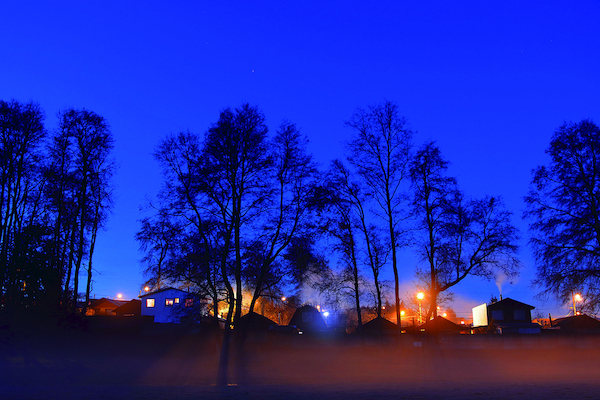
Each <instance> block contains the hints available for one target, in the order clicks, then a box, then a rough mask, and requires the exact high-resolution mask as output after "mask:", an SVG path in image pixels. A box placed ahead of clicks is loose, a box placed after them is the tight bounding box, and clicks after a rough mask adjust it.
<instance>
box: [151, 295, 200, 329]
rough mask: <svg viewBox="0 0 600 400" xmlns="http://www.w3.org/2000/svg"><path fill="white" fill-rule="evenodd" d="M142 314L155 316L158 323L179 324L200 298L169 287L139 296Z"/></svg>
mask: <svg viewBox="0 0 600 400" xmlns="http://www.w3.org/2000/svg"><path fill="white" fill-rule="evenodd" d="M139 297H140V299H141V301H142V304H141V314H142V316H152V317H154V322H157V323H175V324H179V323H180V322H181V319H182V318H183V317H186V316H187V315H188V314H190V312H191V310H192V309H193V307H195V306H197V303H198V299H197V298H196V296H194V295H193V294H192V293H188V292H185V291H183V290H180V289H175V288H172V287H167V288H164V289H159V290H156V291H154V292H149V293H146V294H143V295H140V296H139Z"/></svg>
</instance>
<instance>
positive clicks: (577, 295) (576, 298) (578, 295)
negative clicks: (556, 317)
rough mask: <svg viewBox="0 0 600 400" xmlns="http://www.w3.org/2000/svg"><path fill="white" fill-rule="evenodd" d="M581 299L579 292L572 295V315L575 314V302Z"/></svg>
mask: <svg viewBox="0 0 600 400" xmlns="http://www.w3.org/2000/svg"><path fill="white" fill-rule="evenodd" d="M581 300H583V299H582V298H581V295H580V294H579V293H576V294H574V295H573V316H575V315H577V306H576V303H577V302H578V301H581Z"/></svg>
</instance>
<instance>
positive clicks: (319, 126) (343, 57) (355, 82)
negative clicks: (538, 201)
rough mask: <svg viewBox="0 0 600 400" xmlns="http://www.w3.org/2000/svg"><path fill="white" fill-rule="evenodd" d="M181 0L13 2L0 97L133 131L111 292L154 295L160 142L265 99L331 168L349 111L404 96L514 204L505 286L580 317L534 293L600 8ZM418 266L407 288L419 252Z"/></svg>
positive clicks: (115, 220)
mask: <svg viewBox="0 0 600 400" xmlns="http://www.w3.org/2000/svg"><path fill="white" fill-rule="evenodd" d="M174 3H176V4H172V5H167V2H158V1H130V2H117V1H102V2H100V1H87V2H75V1H69V2H67V1H65V2H42V1H19V2H5V3H4V4H3V5H2V12H1V13H0V54H1V55H0V57H1V58H0V99H3V100H10V99H13V98H14V99H16V100H19V101H21V102H28V101H35V102H38V103H39V104H40V106H41V107H42V109H43V110H44V111H45V112H46V126H47V128H49V129H54V128H55V127H56V125H57V118H56V114H57V112H59V111H60V110H63V109H65V108H67V107H75V108H87V109H89V110H92V111H95V112H96V113H98V114H100V115H102V116H104V117H105V118H106V120H107V121H108V123H109V124H110V126H111V129H112V132H113V135H114V138H115V142H116V145H115V150H114V155H115V157H116V159H117V161H118V164H119V169H118V171H117V174H116V176H115V184H116V186H117V191H116V205H115V208H114V213H113V215H112V217H111V219H110V221H109V222H108V224H107V227H106V229H105V231H104V232H102V236H100V237H99V240H98V244H97V253H96V256H95V259H94V265H95V268H96V269H97V270H98V272H97V273H96V275H95V284H94V294H95V295H96V297H114V296H116V294H117V293H122V294H123V295H124V297H126V298H132V297H135V296H137V295H138V292H139V288H140V285H141V284H142V282H143V278H142V275H141V271H142V266H141V265H140V262H139V260H140V259H141V257H142V255H141V254H140V253H139V252H138V244H137V242H136V241H135V240H134V234H135V232H136V231H137V229H138V227H139V224H138V220H139V219H140V217H141V214H140V211H139V207H140V206H141V205H142V204H144V202H145V199H146V198H151V197H154V196H155V195H156V193H157V191H158V188H159V186H160V180H161V177H160V175H159V169H158V166H157V164H156V163H155V162H154V160H153V158H152V151H153V149H154V148H155V147H156V145H157V144H158V143H159V141H160V140H161V138H163V137H164V136H165V135H167V134H169V133H176V132H178V131H180V130H187V129H189V130H190V131H193V132H196V133H204V132H205V131H206V129H207V128H208V126H209V125H210V124H211V123H213V122H215V121H216V120H217V119H218V115H219V111H220V110H221V109H223V108H225V107H227V106H231V107H237V106H239V105H240V104H242V103H244V102H249V103H251V104H253V105H257V106H258V107H259V108H260V109H261V110H262V111H263V112H264V114H265V115H266V118H267V124H268V125H269V127H270V128H271V129H272V130H273V131H274V130H275V129H276V127H277V126H278V125H279V123H280V122H281V121H282V119H284V118H285V119H288V120H290V121H292V122H294V123H296V124H297V125H298V126H299V127H300V128H301V130H302V131H303V132H304V133H306V134H307V135H308V137H309V139H310V141H311V142H310V151H311V152H312V153H313V154H314V156H315V158H316V159H317V161H319V162H320V163H321V165H322V166H323V167H325V166H327V165H328V164H329V161H330V160H331V159H333V158H334V157H340V156H342V154H343V142H344V141H345V140H347V139H348V138H349V136H350V134H351V131H350V130H349V128H346V127H345V126H344V121H346V120H347V119H349V118H350V116H351V115H352V113H353V112H354V111H355V110H356V108H357V107H364V106H367V105H370V104H376V103H380V102H381V101H383V100H384V99H387V100H392V101H395V102H396V103H397V104H398V105H399V109H400V112H401V114H402V115H404V116H405V117H406V118H407V120H408V122H409V124H410V126H411V128H412V129H413V130H415V131H417V134H416V136H415V143H416V144H417V145H419V144H421V143H423V142H424V141H426V140H435V141H436V142H437V144H438V146H439V147H440V149H441V151H442V153H443V154H444V156H445V157H446V159H448V160H449V161H450V162H451V168H450V174H451V175H454V176H456V177H457V179H458V182H459V184H460V186H461V187H462V189H463V190H464V191H465V192H466V194H467V196H482V195H485V194H490V195H501V196H502V197H503V198H504V200H505V202H506V205H507V207H508V208H509V209H510V210H511V211H512V212H513V213H514V223H515V224H516V225H517V226H518V227H519V228H520V229H521V232H522V236H523V240H522V245H523V247H522V249H521V253H520V254H521V259H522V261H523V263H524V266H525V267H524V269H523V271H522V275H521V277H520V278H519V279H518V280H516V281H515V282H513V284H512V285H511V284H509V283H504V284H503V286H502V291H503V293H504V295H505V296H508V297H512V298H514V299H516V300H519V301H523V302H525V303H528V304H532V305H534V306H536V311H540V312H541V313H542V314H547V313H548V312H552V314H553V317H554V316H558V315H561V314H562V315H564V314H566V312H567V310H566V308H560V309H559V306H558V305H557V303H556V301H554V300H549V301H546V302H542V301H539V300H537V299H535V298H534V297H533V296H534V294H535V293H536V291H535V290H532V289H531V288H530V283H531V279H532V278H533V277H534V276H535V266H534V264H533V260H532V258H531V255H530V252H529V250H528V249H527V247H526V242H527V238H528V233H527V230H526V228H527V224H526V223H525V222H523V221H522V220H521V214H522V211H523V207H524V204H523V200H522V199H523V196H524V195H525V194H526V192H527V189H528V185H529V181H530V179H531V170H532V169H533V168H534V167H536V166H537V165H540V164H542V163H545V162H546V161H547V158H546V156H545V154H544V151H545V149H546V148H547V147H548V145H549V141H550V137H551V135H552V134H553V132H554V131H555V130H556V128H557V127H558V126H559V125H561V124H562V123H563V122H564V121H573V122H578V121H580V120H581V119H583V118H591V119H593V120H594V121H595V122H596V123H600V72H599V71H600V28H599V26H598V20H599V19H600V3H599V2H597V1H578V2H574V3H572V4H569V5H567V3H565V2H558V1H528V2H519V1H509V2H506V1H503V2H485V4H481V2H460V3H456V2H442V1H431V2H426V4H424V3H423V2H397V1H381V2H377V4H376V5H367V2H365V1H344V2H341V1H340V2H322V1H319V2H315V1H303V2H286V1H284V2H276V1H272V2H267V1H228V2H217V1H214V2H202V1H179V2H174ZM524 3H525V4H524ZM406 260H407V261H406V265H404V266H402V271H403V272H402V275H403V281H404V283H403V287H404V288H405V290H404V293H403V294H404V296H403V297H406V296H408V295H410V293H408V292H409V291H410V290H411V287H412V280H413V277H414V274H413V271H414V263H415V262H416V261H415V260H411V259H410V257H407V258H406ZM388 273H389V277H390V278H391V267H389V268H388ZM455 293H456V294H457V301H456V303H455V304H454V308H455V310H456V311H457V314H458V315H459V316H467V315H468V314H470V308H471V307H472V306H475V305H477V304H481V303H484V302H487V301H489V299H490V297H491V295H492V294H494V295H497V294H498V288H497V287H496V284H495V283H494V282H485V281H480V280H474V279H473V280H469V281H468V282H463V283H462V284H460V285H459V286H457V287H456V290H455ZM534 313H535V311H534Z"/></svg>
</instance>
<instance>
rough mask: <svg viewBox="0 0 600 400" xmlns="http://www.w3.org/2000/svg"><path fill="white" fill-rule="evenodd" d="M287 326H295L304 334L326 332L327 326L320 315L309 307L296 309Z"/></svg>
mask: <svg viewBox="0 0 600 400" xmlns="http://www.w3.org/2000/svg"><path fill="white" fill-rule="evenodd" d="M289 325H293V326H296V327H298V328H300V329H301V330H303V331H305V332H309V331H320V330H327V324H326V323H325V320H323V317H322V316H321V313H320V312H319V311H318V310H317V309H316V308H314V307H312V306H309V305H305V306H302V307H300V308H298V309H296V312H294V316H293V317H292V319H291V320H290V323H289Z"/></svg>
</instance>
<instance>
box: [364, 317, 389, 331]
mask: <svg viewBox="0 0 600 400" xmlns="http://www.w3.org/2000/svg"><path fill="white" fill-rule="evenodd" d="M361 329H362V331H363V332H380V331H383V332H390V331H397V330H398V325H396V324H395V323H393V322H392V321H390V320H388V319H385V318H383V317H375V318H373V319H372V320H370V321H369V322H367V323H364V324H363V325H362V327H361Z"/></svg>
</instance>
